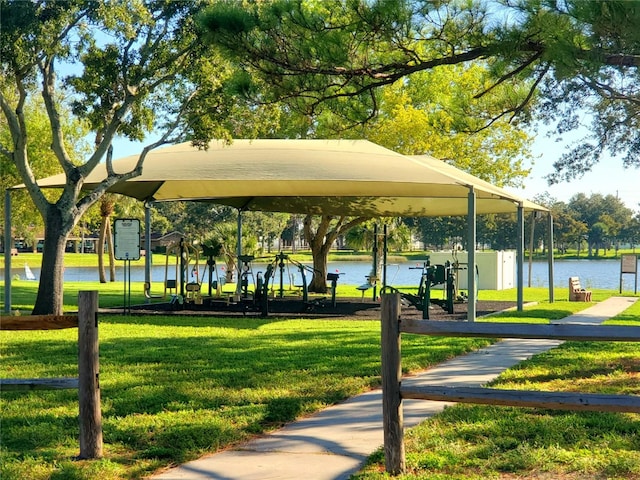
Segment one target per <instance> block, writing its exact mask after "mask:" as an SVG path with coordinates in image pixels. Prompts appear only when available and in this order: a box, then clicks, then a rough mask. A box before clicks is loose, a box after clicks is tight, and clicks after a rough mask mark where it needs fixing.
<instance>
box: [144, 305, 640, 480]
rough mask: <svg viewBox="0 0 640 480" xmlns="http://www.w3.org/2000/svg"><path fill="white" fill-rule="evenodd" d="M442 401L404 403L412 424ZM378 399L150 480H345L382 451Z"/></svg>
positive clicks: (605, 313)
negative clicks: (371, 455) (376, 453)
mask: <svg viewBox="0 0 640 480" xmlns="http://www.w3.org/2000/svg"><path fill="white" fill-rule="evenodd" d="M636 300H637V298H628V297H611V298H609V299H607V300H605V301H604V302H601V303H598V304H596V305H594V306H592V307H590V308H587V309H586V310H583V311H581V312H579V313H577V314H575V315H571V316H569V317H567V318H565V319H563V320H561V321H560V322H558V323H590V324H598V323H601V322H603V321H604V320H606V319H607V318H610V317H612V316H615V315H617V314H618V313H620V312H622V311H624V310H625V309H627V308H628V307H630V306H631V305H633V303H635V301H636ZM561 343H562V342H561V341H557V340H520V339H508V340H503V341H500V342H497V343H495V344H493V345H491V346H489V347H487V348H483V349H481V350H478V351H475V352H473V353H470V354H467V355H464V356H461V357H457V358H454V359H452V360H450V361H447V362H444V363H442V364H439V365H437V366H435V367H434V368H431V369H429V370H426V371H424V372H422V373H420V374H418V375H414V376H411V377H408V378H405V379H403V383H404V384H414V385H419V384H423V385H424V384H433V385H449V386H480V385H483V384H485V383H487V382H489V381H491V380H493V379H494V378H495V377H497V376H498V375H499V374H500V373H501V372H502V371H503V370H505V369H507V368H509V367H511V366H513V365H515V364H517V363H519V362H521V361H523V360H525V359H527V358H529V357H531V356H533V355H535V354H537V353H541V352H544V351H546V350H549V349H550V348H553V347H556V346H558V345H560V344H561ZM445 405H447V404H446V403H444V402H433V401H426V400H405V401H404V402H403V406H404V422H405V426H406V427H411V426H414V425H417V424H418V423H420V422H422V421H423V420H425V419H426V418H428V417H430V416H432V415H434V414H436V413H438V412H440V411H442V409H443V408H444V407H445ZM382 444H383V436H382V394H381V391H380V390H374V391H371V392H367V393H364V394H362V395H358V396H356V397H353V398H351V399H349V400H347V401H345V402H343V403H340V404H338V405H335V406H333V407H329V408H327V409H325V410H323V411H321V412H319V413H317V414H315V415H313V416H311V417H309V418H305V419H302V420H300V421H298V422H294V423H291V424H289V425H287V426H285V427H284V428H282V429H280V430H277V431H275V432H273V433H270V434H268V435H265V436H264V437H260V438H258V439H255V440H252V441H250V442H248V443H246V444H243V445H241V446H238V447H236V448H234V449H232V450H227V451H224V452H221V453H217V454H213V455H210V456H207V457H203V458H200V459H198V460H195V461H192V462H189V463H186V464H184V465H181V466H179V467H177V468H173V469H171V470H167V471H166V472H164V473H161V474H159V475H155V476H153V477H152V478H153V479H154V480H156V479H157V480H160V479H162V480H185V479H188V480H202V479H217V480H267V479H283V480H292V479H299V478H304V479H305V480H338V479H348V478H349V476H350V475H352V474H353V473H355V472H357V471H358V470H359V469H360V468H361V467H362V466H363V464H364V462H365V460H366V459H367V457H368V456H369V455H370V454H372V453H373V452H374V451H375V450H376V449H377V448H379V447H380V446H382Z"/></svg>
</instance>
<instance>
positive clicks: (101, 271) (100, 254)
mask: <svg viewBox="0 0 640 480" xmlns="http://www.w3.org/2000/svg"><path fill="white" fill-rule="evenodd" d="M107 218H108V217H102V222H101V223H100V234H99V235H98V276H99V277H100V283H107V277H106V275H105V273H104V239H105V236H106V232H107Z"/></svg>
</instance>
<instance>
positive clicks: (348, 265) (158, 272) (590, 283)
mask: <svg viewBox="0 0 640 480" xmlns="http://www.w3.org/2000/svg"><path fill="white" fill-rule="evenodd" d="M421 266H422V263H421V262H406V263H399V264H389V265H388V266H387V284H389V285H398V286H400V285H403V286H406V285H417V284H418V283H419V281H420V275H421V270H419V269H417V270H412V269H411V268H412V267H413V268H415V267H421ZM29 267H30V268H31V270H32V271H33V273H34V275H35V276H36V278H39V276H40V269H39V267H37V266H35V265H29ZM328 268H329V272H330V273H333V272H337V273H342V275H341V276H340V279H339V283H340V284H344V285H360V284H362V283H364V282H365V280H366V279H365V276H366V275H368V274H369V273H370V271H371V264H370V263H368V262H366V263H365V262H329V265H328ZM200 269H201V271H202V266H201V267H200ZM265 269H266V265H265V264H259V263H256V264H254V265H253V272H254V273H257V272H259V271H264V270H265ZM11 270H12V273H13V275H14V276H15V275H19V276H20V278H21V279H25V269H24V265H22V264H20V261H19V260H17V261H14V263H13V268H12V269H11ZM288 272H290V273H294V272H295V273H298V272H297V268H295V267H294V266H293V265H291V266H290V267H288V271H287V269H285V278H288V275H287V273H288ZM218 273H219V275H220V276H222V275H223V274H224V271H223V269H222V266H220V267H218ZM191 274H193V272H190V275H191ZM2 275H4V273H3V274H2ZM207 275H208V274H207ZM277 275H279V273H278V272H277ZM380 275H381V274H380ZM480 275H482V272H480ZM528 275H529V265H528V262H525V265H524V284H525V286H527V283H528V278H529V277H528ZM573 276H578V277H580V282H581V284H582V286H583V287H585V288H601V289H608V290H618V288H619V282H620V260H558V261H556V262H555V263H554V284H555V286H556V287H561V286H564V285H565V284H567V282H568V279H569V277H573ZM0 278H2V277H0ZM168 278H170V279H172V278H176V276H175V266H172V265H170V266H169V275H168ZM214 278H215V276H214ZM64 279H65V281H74V282H75V281H97V280H98V273H97V270H96V269H94V268H67V269H65V274H64ZM276 279H279V277H278V276H276ZM131 280H132V281H134V282H135V281H138V282H141V281H144V267H132V268H131ZM151 280H152V283H159V284H162V283H163V282H164V280H165V267H164V265H155V266H153V267H152V272H151ZM187 280H188V281H195V275H194V276H193V277H190V278H188V279H187ZM116 281H121V282H122V281H124V277H123V265H122V264H121V263H119V264H117V266H116ZM634 281H635V278H634V275H631V274H625V275H624V276H623V289H624V290H631V291H633V289H634ZM531 284H532V286H534V287H546V286H548V273H547V262H546V261H544V262H533V267H532V277H531Z"/></svg>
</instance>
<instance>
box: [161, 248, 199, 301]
mask: <svg viewBox="0 0 640 480" xmlns="http://www.w3.org/2000/svg"><path fill="white" fill-rule="evenodd" d="M171 255H175V278H173V279H170V278H169V257H170V256H171ZM199 264H200V256H199V249H197V248H196V247H195V246H194V245H193V244H191V243H190V242H187V241H185V239H184V238H181V239H180V241H178V242H176V243H173V244H171V245H169V246H167V251H166V260H165V268H164V285H165V286H164V295H165V297H166V295H167V290H168V289H172V288H177V290H178V291H177V292H176V294H175V296H176V297H177V296H179V297H180V298H179V299H177V300H178V303H182V302H181V301H180V300H184V298H185V286H186V284H187V283H189V284H190V285H193V284H197V285H198V288H197V289H196V288H195V287H193V286H190V287H189V291H190V295H189V296H190V299H193V300H195V299H196V298H197V296H196V294H195V293H193V292H195V291H196V290H197V294H198V295H199V293H200V288H199V287H200V283H201V282H200V272H199ZM189 274H191V276H192V277H194V278H195V281H188V278H189ZM172 295H173V294H172ZM175 300H176V298H172V303H175Z"/></svg>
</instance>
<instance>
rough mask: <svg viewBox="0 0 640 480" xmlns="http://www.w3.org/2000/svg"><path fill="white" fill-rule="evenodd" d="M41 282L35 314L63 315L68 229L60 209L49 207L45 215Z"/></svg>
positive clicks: (34, 308)
mask: <svg viewBox="0 0 640 480" xmlns="http://www.w3.org/2000/svg"><path fill="white" fill-rule="evenodd" d="M44 221H45V230H44V231H45V235H44V245H43V249H42V265H41V269H40V284H39V285H38V294H37V296H36V301H35V304H34V307H33V311H32V314H33V315H49V314H51V315H62V313H63V312H62V307H63V293H64V290H63V285H64V250H65V246H66V243H67V234H68V233H69V232H68V231H65V229H64V227H63V222H62V217H61V214H60V211H59V210H57V209H56V208H55V207H53V208H50V209H49V214H48V215H47V216H45V218H44Z"/></svg>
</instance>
